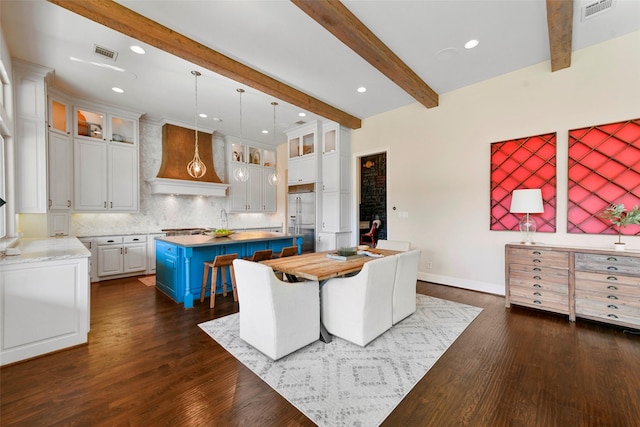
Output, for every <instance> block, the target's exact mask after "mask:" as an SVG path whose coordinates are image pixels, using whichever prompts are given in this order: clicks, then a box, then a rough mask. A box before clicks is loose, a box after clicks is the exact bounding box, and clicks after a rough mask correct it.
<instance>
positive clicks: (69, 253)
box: [0, 237, 91, 267]
mask: <svg viewBox="0 0 640 427" xmlns="http://www.w3.org/2000/svg"><path fill="white" fill-rule="evenodd" d="M15 247H16V248H18V249H19V250H20V255H4V256H2V257H0V267H2V266H3V265H10V264H22V263H28V262H40V261H56V260H64V259H72V258H88V257H90V256H91V252H89V250H88V249H87V248H86V247H85V246H84V245H83V244H82V242H81V241H80V240H78V239H77V238H75V237H52V238H47V239H20V241H19V243H18V244H17V245H16V246H15Z"/></svg>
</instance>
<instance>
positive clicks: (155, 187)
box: [147, 178, 229, 197]
mask: <svg viewBox="0 0 640 427" xmlns="http://www.w3.org/2000/svg"><path fill="white" fill-rule="evenodd" d="M147 182H148V183H149V185H150V186H151V194H180V195H186V196H207V197H226V195H227V188H228V187H229V184H216V183H213V182H199V181H187V180H184V179H170V178H152V179H149V180H147Z"/></svg>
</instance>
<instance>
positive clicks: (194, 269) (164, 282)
mask: <svg viewBox="0 0 640 427" xmlns="http://www.w3.org/2000/svg"><path fill="white" fill-rule="evenodd" d="M294 245H295V246H298V253H301V251H302V236H300V235H290V234H283V233H273V232H266V231H246V232H238V233H234V234H232V235H230V236H229V237H214V236H209V235H194V236H174V237H158V238H156V289H158V290H160V291H161V292H163V293H164V294H166V295H167V296H169V298H171V299H172V300H174V301H175V302H177V303H183V304H184V308H192V307H193V301H194V300H196V299H200V291H201V287H202V278H203V273H204V263H205V262H206V261H212V260H213V259H214V258H215V257H216V256H217V255H226V254H238V258H242V257H245V256H251V255H253V253H254V252H255V251H258V250H264V249H271V250H273V253H274V254H277V253H279V252H280V251H281V250H282V248H284V247H287V246H294ZM212 288H213V286H212ZM215 289H216V293H221V292H222V281H221V275H218V280H217V283H216V286H215ZM208 295H210V292H206V293H205V296H208Z"/></svg>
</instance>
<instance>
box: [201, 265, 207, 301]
mask: <svg viewBox="0 0 640 427" xmlns="http://www.w3.org/2000/svg"><path fill="white" fill-rule="evenodd" d="M208 278H209V264H207V263H205V264H204V273H203V274H202V290H201V291H200V302H204V292H205V290H206V289H207V279H208Z"/></svg>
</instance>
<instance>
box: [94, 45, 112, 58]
mask: <svg viewBox="0 0 640 427" xmlns="http://www.w3.org/2000/svg"><path fill="white" fill-rule="evenodd" d="M93 53H95V54H96V55H100V56H101V57H102V58H104V59H108V60H109V61H113V62H116V59H117V58H118V52H116V51H114V50H111V49H107V48H106V47H102V46H98V45H97V44H94V45H93Z"/></svg>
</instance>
